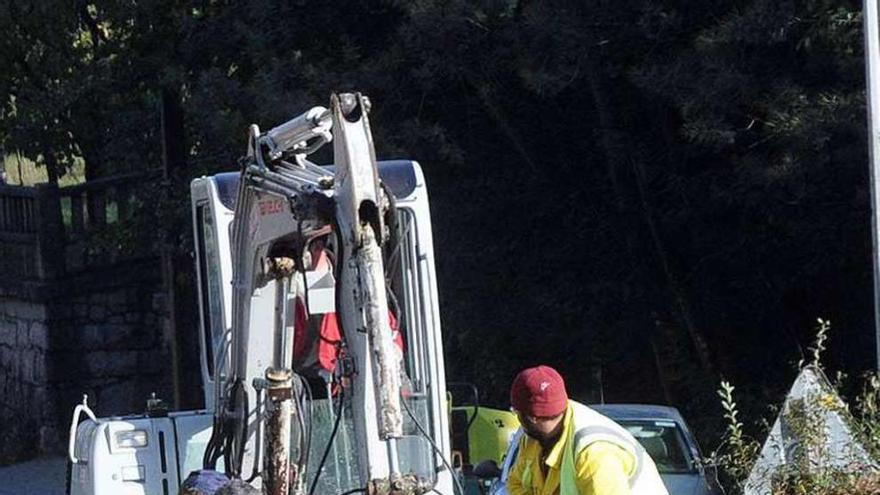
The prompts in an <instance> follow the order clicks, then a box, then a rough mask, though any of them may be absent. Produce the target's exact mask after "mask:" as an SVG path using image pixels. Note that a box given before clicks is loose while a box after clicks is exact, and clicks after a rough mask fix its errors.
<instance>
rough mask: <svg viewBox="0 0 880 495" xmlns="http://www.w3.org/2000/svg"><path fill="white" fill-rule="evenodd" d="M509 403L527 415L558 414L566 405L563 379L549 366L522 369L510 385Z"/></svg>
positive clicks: (566, 398)
mask: <svg viewBox="0 0 880 495" xmlns="http://www.w3.org/2000/svg"><path fill="white" fill-rule="evenodd" d="M510 404H511V405H512V406H513V408H514V409H516V410H517V411H519V412H521V413H524V414H528V415H529V416H536V417H552V416H558V415H559V414H562V413H563V412H564V411H565V408H566V407H567V406H568V393H566V391H565V381H564V380H563V379H562V376H561V375H560V374H559V372H557V371H556V370H554V369H553V368H551V367H549V366H535V367H534V368H527V369H524V370H522V371H520V372H519V374H518V375H516V378H514V379H513V384H512V385H511V386H510Z"/></svg>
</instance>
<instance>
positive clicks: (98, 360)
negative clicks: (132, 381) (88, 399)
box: [85, 351, 141, 377]
mask: <svg viewBox="0 0 880 495" xmlns="http://www.w3.org/2000/svg"><path fill="white" fill-rule="evenodd" d="M85 361H86V369H87V370H88V373H89V374H90V375H91V376H93V377H127V376H131V375H135V374H138V373H139V372H140V370H139V366H140V363H141V361H140V359H139V353H138V351H93V352H90V353H88V354H87V355H86V357H85Z"/></svg>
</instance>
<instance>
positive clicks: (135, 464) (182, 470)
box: [68, 160, 453, 495]
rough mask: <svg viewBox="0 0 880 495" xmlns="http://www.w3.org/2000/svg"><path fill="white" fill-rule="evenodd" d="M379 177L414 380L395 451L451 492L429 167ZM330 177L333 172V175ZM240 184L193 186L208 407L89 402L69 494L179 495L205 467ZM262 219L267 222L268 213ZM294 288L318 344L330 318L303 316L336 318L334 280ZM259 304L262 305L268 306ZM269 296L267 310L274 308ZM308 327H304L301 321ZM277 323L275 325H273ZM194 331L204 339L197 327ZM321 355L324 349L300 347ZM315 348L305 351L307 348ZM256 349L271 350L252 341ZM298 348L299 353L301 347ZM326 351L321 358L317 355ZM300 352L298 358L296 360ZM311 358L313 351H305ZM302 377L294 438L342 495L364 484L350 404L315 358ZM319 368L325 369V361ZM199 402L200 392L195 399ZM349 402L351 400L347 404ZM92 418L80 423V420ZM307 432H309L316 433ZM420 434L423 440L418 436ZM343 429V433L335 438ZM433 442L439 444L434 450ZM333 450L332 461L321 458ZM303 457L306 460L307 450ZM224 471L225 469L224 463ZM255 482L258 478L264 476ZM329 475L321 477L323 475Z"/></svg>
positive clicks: (224, 360)
mask: <svg viewBox="0 0 880 495" xmlns="http://www.w3.org/2000/svg"><path fill="white" fill-rule="evenodd" d="M377 165H378V167H377V168H378V174H379V177H380V178H381V181H382V183H383V184H384V187H386V188H387V190H389V191H390V193H391V195H392V196H393V198H394V201H395V202H396V216H397V220H396V222H395V224H394V229H395V234H394V235H395V236H396V237H397V239H398V243H397V247H396V249H395V250H394V251H393V252H392V253H389V255H388V257H387V259H386V266H387V267H388V269H387V270H386V272H387V274H388V275H387V277H388V284H389V286H390V287H392V289H393V292H394V294H396V298H395V301H394V302H395V309H394V311H395V314H394V315H393V317H394V320H395V322H396V327H397V330H396V331H398V332H399V333H400V338H399V340H398V342H399V345H400V346H402V348H401V351H402V354H403V363H404V368H405V370H404V371H405V374H406V381H407V392H406V396H405V398H404V400H405V402H406V404H405V407H407V408H408V410H410V411H411V416H410V417H411V419H412V420H411V421H408V424H407V425H406V429H407V432H406V435H405V436H404V437H403V438H402V439H401V442H400V446H399V447H398V448H399V449H400V450H401V451H402V452H404V453H405V452H410V453H411V454H412V455H404V456H401V459H403V460H404V462H405V463H407V465H405V466H404V468H409V469H414V470H415V469H417V470H419V471H424V472H431V473H436V478H435V483H434V489H435V491H437V492H439V493H441V494H443V495H451V494H452V485H453V480H452V473H450V472H449V470H448V469H447V467H446V466H448V462H447V461H446V459H448V458H449V456H450V449H451V447H450V434H449V424H448V416H447V403H446V392H445V390H446V383H445V370H444V363H443V354H442V353H443V347H442V338H441V332H440V321H439V314H438V302H437V287H436V273H435V268H434V252H433V239H432V235H431V220H430V211H429V205H428V195H427V189H426V185H425V180H424V175H423V174H422V171H421V167H420V166H419V164H418V163H416V162H414V161H406V160H397V161H385V162H382V161H380V162H378V163H377ZM328 170H329V171H331V173H332V168H328ZM240 177H241V174H239V173H237V172H235V173H221V174H217V175H214V176H210V177H201V178H198V179H195V180H194V181H193V182H192V184H191V188H190V191H191V207H192V220H193V229H194V236H193V238H194V242H195V246H194V252H195V269H196V276H197V281H198V289H199V308H198V309H199V315H200V328H199V329H198V331H199V333H200V339H199V342H200V354H201V355H200V368H201V370H200V372H201V376H202V384H203V387H202V388H203V392H202V393H203V394H204V401H205V404H206V409H204V410H198V411H179V412H166V411H163V410H161V409H158V410H149V411H147V412H145V413H142V414H134V415H128V416H114V417H109V418H97V417H95V415H94V414H93V413H92V412H91V410H90V409H89V408H88V404H87V403H86V402H84V404H83V405H81V406H78V407H77V409H76V410H75V412H74V417H73V419H72V424H71V436H70V444H69V458H70V459H69V460H70V464H71V467H70V473H69V474H70V483H69V486H68V494H71V495H172V494H176V493H177V490H178V486H180V483H181V482H182V481H183V480H184V479H185V478H186V476H187V475H188V474H189V473H190V472H191V471H194V470H197V469H201V468H202V467H203V465H204V464H205V450H206V447H207V445H208V443H209V441H210V439H211V435H212V428H213V419H214V415H213V412H214V411H213V410H212V408H213V407H214V404H215V402H216V399H217V397H218V394H219V393H220V391H219V383H220V381H222V373H224V370H226V369H228V368H229V360H230V355H229V346H230V333H229V328H230V322H231V306H232V298H233V295H232V292H233V287H232V280H233V278H232V277H233V275H232V254H231V248H230V246H231V235H232V234H231V232H230V230H231V225H232V221H233V218H234V216H235V211H236V199H237V196H236V195H237V193H238V190H239V181H240ZM281 207H283V205H278V204H277V203H273V202H271V201H267V203H266V204H265V206H264V205H263V204H262V203H261V204H260V211H261V212H264V213H265V214H271V213H272V212H273V211H274V210H275V209H277V208H281ZM261 214H262V213H261ZM302 275H303V276H302V277H301V279H298V280H297V284H301V285H302V286H304V287H307V288H308V289H309V292H308V293H309V294H310V296H309V298H308V300H305V301H304V300H302V298H301V297H300V298H298V297H297V295H296V294H294V293H291V294H287V295H285V304H288V305H289V307H290V308H291V311H288V312H286V314H287V315H288V316H287V318H288V321H286V322H285V324H287V325H290V326H292V327H293V326H297V325H300V326H301V327H302V329H303V330H306V331H305V332H301V335H310V336H313V337H316V338H317V339H318V340H320V339H321V333H320V331H314V330H315V329H314V328H310V326H314V325H315V324H320V321H326V318H324V319H323V320H321V319H320V318H308V317H307V318H305V319H303V310H304V309H305V310H306V311H307V313H306V314H308V315H312V316H316V315H322V314H323V315H327V314H332V310H333V286H332V283H333V280H332V276H330V277H328V276H327V273H314V272H313V273H309V272H304V273H302ZM259 297H260V295H259V294H257V295H256V296H255V301H256V302H255V304H261V302H260V301H259ZM274 301H275V295H274V294H267V295H266V301H263V302H262V303H264V304H274ZM303 320H304V321H303ZM266 324H267V325H272V322H267V323H266ZM194 330H195V329H194ZM300 344H302V345H305V347H304V349H311V350H312V351H315V350H316V349H318V347H319V346H320V342H300ZM306 344H307V345H306ZM251 345H253V346H261V345H270V343H266V342H259V341H257V342H252V343H251ZM302 345H301V349H303V347H302ZM318 351H320V349H318ZM295 352H296V351H295ZM306 353H307V354H308V352H306ZM300 364H301V367H300V369H294V371H295V373H296V375H297V383H298V388H297V390H298V391H299V394H300V396H299V397H298V399H297V400H300V401H301V404H302V405H303V406H305V408H306V410H307V411H308V415H307V416H306V417H302V418H301V419H300V420H298V421H301V422H302V424H300V425H297V427H296V428H295V429H296V431H293V432H291V436H292V438H296V437H297V435H303V434H308V435H309V438H308V440H309V443H310V445H313V446H314V448H313V449H312V450H314V451H317V454H314V453H313V455H308V454H306V455H307V466H308V469H307V473H306V479H307V480H308V482H309V483H310V484H312V483H313V482H314V483H315V484H316V486H317V490H316V491H317V492H318V493H330V492H332V493H334V494H335V493H340V492H343V491H346V490H351V489H356V488H358V487H361V486H363V479H362V476H360V475H359V471H358V470H359V467H358V466H357V465H356V464H357V462H356V459H357V456H356V455H354V449H355V442H357V437H356V435H354V434H353V428H352V425H351V423H352V410H351V408H350V407H349V406H345V404H346V403H345V401H341V400H340V401H338V402H339V403H340V404H342V405H341V406H340V407H339V408H338V409H336V408H334V407H333V406H332V404H333V394H334V391H333V390H330V389H328V388H326V387H325V381H323V380H322V376H323V375H322V373H321V371H322V370H321V367H320V366H316V365H315V364H314V359H305V358H304V359H302V360H300ZM319 364H320V363H319ZM191 392H192V393H198V391H191ZM348 403H349V404H350V401H348ZM83 415H84V416H86V419H85V420H83V421H80V419H81V416H83ZM305 423H308V424H307V425H306V424H305ZM416 427H418V428H419V429H423V430H425V431H423V432H417V431H416V430H415V428H416ZM337 430H338V432H337ZM427 444H431V445H427ZM325 445H326V452H325V454H328V453H329V454H330V455H325V456H324V457H325V459H322V456H321V455H320V454H321V451H323V450H324V447H325ZM299 455H303V453H302V452H300V453H299ZM216 468H217V469H218V470H221V471H222V469H223V457H222V456H221V457H220V459H219V461H218V462H217V466H216ZM254 471H255V472H254V473H247V474H248V477H250V478H251V479H254V478H258V477H259V476H260V475H261V473H259V472H256V468H254ZM318 473H320V475H318Z"/></svg>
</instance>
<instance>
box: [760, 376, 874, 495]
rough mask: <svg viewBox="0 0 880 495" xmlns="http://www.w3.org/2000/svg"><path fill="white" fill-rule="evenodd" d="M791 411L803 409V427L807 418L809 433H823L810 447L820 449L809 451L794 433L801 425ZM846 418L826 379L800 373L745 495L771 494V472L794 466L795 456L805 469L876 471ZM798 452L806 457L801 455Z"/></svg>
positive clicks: (848, 417) (841, 403) (846, 414)
mask: <svg viewBox="0 0 880 495" xmlns="http://www.w3.org/2000/svg"><path fill="white" fill-rule="evenodd" d="M793 407H794V408H799V410H800V411H803V410H804V409H803V408H805V407H806V408H807V411H808V412H807V413H806V415H804V414H803V413H797V414H799V417H800V418H801V419H800V421H801V422H803V419H804V418H805V417H806V418H808V419H809V425H808V426H807V427H808V428H814V429H815V430H816V431H821V432H823V435H822V436H820V437H819V438H820V442H819V444H818V445H814V447H816V446H817V447H818V448H813V449H810V448H809V446H807V445H805V444H804V442H803V439H802V438H799V437H800V436H801V435H799V431H798V430H799V429H800V428H802V427H803V426H801V427H798V426H797V425H793V424H792V422H793V421H797V420H796V416H794V415H791V414H789V413H790V412H791V411H792V408H793ZM849 419H850V416H849V412H848V411H847V410H846V408H845V405H844V403H843V401H842V400H841V399H840V396H838V395H837V392H836V391H835V390H834V387H832V386H831V383H830V382H829V381H828V378H826V377H825V374H824V373H822V371H821V370H820V369H818V368H816V367H814V366H807V367H805V368H804V369H802V370H801V373H800V375H798V377H797V379H796V380H795V381H794V385H792V387H791V390H790V391H789V392H788V396H787V397H786V398H785V404H783V406H782V411H781V412H780V413H779V416H778V417H777V418H776V422H774V423H773V428H772V429H771V430H770V435H769V436H768V437H767V441H766V442H764V446H763V447H762V448H761V454H760V456H759V457H758V461H757V462H755V466H754V467H753V468H752V471H751V472H750V473H749V478H748V480H747V481H746V485H745V490H744V495H770V489H771V486H770V482H771V480H772V477H773V474H774V472H775V471H776V470H777V469H778V468H779V467H781V466H783V465H785V464H791V463H794V462H796V459H797V458H798V456H800V459H805V458H806V459H808V461H807V462H806V463H803V465H806V466H808V467H809V469H828V468H838V469H845V468H852V467H855V466H858V465H862V466H875V463H874V462H873V461H871V458H870V456H869V455H868V453H867V451H866V450H865V448H864V446H863V445H862V444H861V442H859V441H858V440H856V438H855V436H854V435H853V432H852V430H851V428H850V423H849V422H848V420H849ZM801 431H802V430H801ZM822 437H824V439H822ZM822 440H824V441H822ZM802 449H807V450H809V452H802ZM799 453H800V454H799ZM804 455H806V457H804Z"/></svg>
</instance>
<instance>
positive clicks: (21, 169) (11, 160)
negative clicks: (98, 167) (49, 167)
mask: <svg viewBox="0 0 880 495" xmlns="http://www.w3.org/2000/svg"><path fill="white" fill-rule="evenodd" d="M3 167H4V168H5V169H6V182H7V184H10V185H14V186H33V185H35V184H43V183H46V182H49V176H48V175H47V174H46V167H44V166H42V165H38V164H37V163H36V162H34V161H32V160H30V159H28V158H27V157H24V156H21V155H19V154H17V153H10V154H8V155H6V158H5V160H4V161H3ZM85 180H86V174H85V163H84V162H83V161H82V160H77V162H76V165H74V167H73V169H72V170H69V171H68V172H67V173H66V174H64V176H63V177H61V178H60V179H59V180H58V185H59V186H61V187H64V186H72V185H75V184H82V183H83V182H85Z"/></svg>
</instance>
